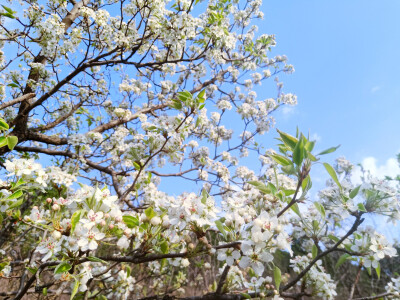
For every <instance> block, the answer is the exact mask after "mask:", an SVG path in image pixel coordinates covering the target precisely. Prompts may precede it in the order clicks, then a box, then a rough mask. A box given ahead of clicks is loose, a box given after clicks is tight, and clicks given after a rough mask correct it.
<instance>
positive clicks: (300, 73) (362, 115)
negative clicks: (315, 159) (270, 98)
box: [259, 0, 400, 164]
mask: <svg viewBox="0 0 400 300" xmlns="http://www.w3.org/2000/svg"><path fill="white" fill-rule="evenodd" d="M399 11H400V1H366V0H363V1H355V0H352V1H323V0H319V1H310V0H307V1H298V0H284V1H283V0H266V1H264V4H263V12H264V13H265V17H264V20H263V21H262V22H261V23H260V24H259V32H260V33H261V32H266V33H271V34H275V35H276V40H277V47H276V49H275V50H274V51H276V53H277V54H285V55H287V56H288V58H289V62H290V63H292V64H293V65H294V67H295V69H296V72H295V73H294V74H292V75H289V76H284V77H282V78H281V79H282V80H283V81H284V83H285V89H286V91H290V92H293V93H295V94H297V95H298V101H299V104H298V106H297V107H295V108H294V109H293V110H291V111H289V112H286V114H283V113H281V114H279V115H278V121H277V125H278V127H280V128H281V129H282V130H286V131H288V132H293V131H294V128H295V126H296V125H298V126H299V128H300V129H301V130H302V131H308V130H310V132H311V134H316V135H318V137H319V138H320V141H319V145H320V146H321V148H327V147H329V146H333V145H337V144H341V145H342V147H341V148H340V149H339V150H338V151H337V153H336V155H344V156H346V157H347V158H348V159H350V160H351V161H353V162H361V161H362V160H363V159H365V158H366V157H374V158H375V159H376V160H377V163H378V164H385V163H386V160H387V159H389V158H390V157H394V156H395V155H396V154H397V153H398V152H399V151H400V130H399V129H400V117H399V112H400V73H399V68H400V55H399V50H400V34H399V33H400V32H399V29H400V18H398V12H399Z"/></svg>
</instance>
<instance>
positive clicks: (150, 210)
mask: <svg viewBox="0 0 400 300" xmlns="http://www.w3.org/2000/svg"><path fill="white" fill-rule="evenodd" d="M144 213H145V214H146V217H147V218H148V219H149V220H151V219H152V218H153V217H155V216H156V215H157V214H156V213H155V211H154V210H153V208H152V207H148V208H146V209H145V211H144Z"/></svg>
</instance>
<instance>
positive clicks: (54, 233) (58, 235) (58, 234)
mask: <svg viewBox="0 0 400 300" xmlns="http://www.w3.org/2000/svg"><path fill="white" fill-rule="evenodd" d="M51 235H52V236H53V238H54V239H56V240H58V239H59V238H60V237H61V232H59V231H57V230H54V231H53V233H52V234H51Z"/></svg>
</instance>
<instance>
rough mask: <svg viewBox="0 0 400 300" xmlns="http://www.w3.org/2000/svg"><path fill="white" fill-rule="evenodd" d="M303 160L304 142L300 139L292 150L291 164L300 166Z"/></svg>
mask: <svg viewBox="0 0 400 300" xmlns="http://www.w3.org/2000/svg"><path fill="white" fill-rule="evenodd" d="M303 159H304V141H303V139H300V140H299V141H298V142H297V144H296V146H295V147H294V149H293V162H294V163H295V164H296V165H298V166H300V165H301V163H302V162H303Z"/></svg>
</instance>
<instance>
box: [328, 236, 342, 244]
mask: <svg viewBox="0 0 400 300" xmlns="http://www.w3.org/2000/svg"><path fill="white" fill-rule="evenodd" d="M328 238H330V239H331V240H332V241H334V242H335V243H337V242H339V238H338V237H336V236H334V235H333V234H328Z"/></svg>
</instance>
